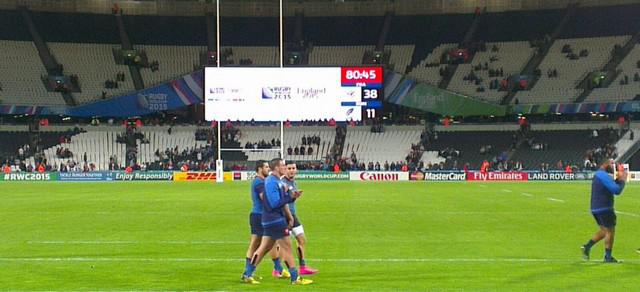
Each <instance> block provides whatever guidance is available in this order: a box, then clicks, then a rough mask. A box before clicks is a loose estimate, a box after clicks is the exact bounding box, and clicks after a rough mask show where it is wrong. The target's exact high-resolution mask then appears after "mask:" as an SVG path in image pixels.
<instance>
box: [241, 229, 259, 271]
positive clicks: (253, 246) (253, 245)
mask: <svg viewBox="0 0 640 292" xmlns="http://www.w3.org/2000/svg"><path fill="white" fill-rule="evenodd" d="M261 241H262V236H258V235H255V234H251V241H250V242H249V248H248V249H247V254H246V258H245V265H244V268H245V269H247V268H248V267H249V265H251V257H253V254H254V253H255V252H256V250H257V249H258V247H260V242H261Z"/></svg>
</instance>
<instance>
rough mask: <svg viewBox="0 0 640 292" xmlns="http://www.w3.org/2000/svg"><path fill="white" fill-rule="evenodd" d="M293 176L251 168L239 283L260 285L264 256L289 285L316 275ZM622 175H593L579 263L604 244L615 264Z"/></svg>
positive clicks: (607, 168)
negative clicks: (592, 228) (593, 228)
mask: <svg viewBox="0 0 640 292" xmlns="http://www.w3.org/2000/svg"><path fill="white" fill-rule="evenodd" d="M616 170H618V171H617V172H618V173H617V174H615V173H616ZM296 173H297V168H296V164H295V163H289V164H286V163H285V161H284V160H282V159H279V158H276V159H273V160H271V162H270V163H267V162H266V161H263V160H260V161H258V162H257V164H256V177H255V178H254V180H253V182H252V184H251V199H252V202H253V207H252V210H251V213H250V215H249V222H250V226H251V242H250V244H249V248H248V250H247V254H246V264H245V271H244V273H243V274H242V278H241V279H242V281H243V282H245V283H248V284H259V283H260V282H259V281H258V280H256V278H257V277H255V276H254V271H255V270H256V267H257V266H258V264H260V262H261V261H262V259H263V258H264V257H265V255H266V254H267V253H270V254H271V258H272V260H273V266H274V268H273V272H272V276H274V277H276V278H284V279H286V278H290V279H291V284H294V285H308V284H311V283H313V281H312V280H309V279H303V278H302V277H301V275H312V274H315V273H317V272H318V271H317V270H315V269H312V268H310V267H307V266H306V264H305V260H304V255H305V248H304V247H305V242H306V238H305V235H304V229H303V227H302V224H301V223H300V220H299V219H298V217H297V216H296V208H295V202H296V200H297V199H298V198H300V196H301V195H302V191H301V190H299V189H298V187H297V185H296V182H295V176H296ZM627 175H628V174H627V172H626V171H624V169H616V165H615V163H614V162H613V160H607V161H605V162H604V163H603V164H602V165H601V167H600V169H599V170H598V171H596V173H595V174H594V178H593V181H592V186H591V213H592V214H593V217H594V219H595V221H596V223H597V224H598V226H599V228H600V229H599V230H598V231H597V232H596V233H595V234H594V235H593V237H592V238H591V239H590V240H589V241H588V242H587V243H586V244H585V245H583V246H582V254H583V257H584V259H585V260H588V259H589V256H590V251H591V248H592V247H593V246H594V245H595V244H596V243H598V242H599V241H601V240H603V239H604V241H605V256H604V262H607V263H616V262H618V261H617V260H616V259H615V258H614V257H613V255H612V251H613V242H614V236H615V226H616V221H617V220H616V214H615V211H614V196H615V195H620V194H621V193H622V190H623V189H624V186H625V181H626V179H627ZM290 234H291V235H293V236H295V238H296V242H297V253H298V260H299V263H300V270H297V269H296V267H295V259H294V257H293V248H292V243H291V240H290V239H289V235H290ZM638 251H639V252H640V250H638ZM281 260H282V261H284V263H285V265H286V266H287V268H286V269H285V268H284V267H283V266H282V264H281Z"/></svg>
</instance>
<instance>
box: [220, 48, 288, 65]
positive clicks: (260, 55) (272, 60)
mask: <svg viewBox="0 0 640 292" xmlns="http://www.w3.org/2000/svg"><path fill="white" fill-rule="evenodd" d="M220 50H221V51H224V50H225V48H221V49H220ZM231 52H232V57H233V64H236V65H240V64H242V62H241V61H242V60H251V63H250V64H246V65H253V66H277V65H279V64H280V59H279V58H278V56H279V55H280V51H279V49H278V47H275V46H234V47H231Z"/></svg>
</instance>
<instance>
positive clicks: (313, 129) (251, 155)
mask: <svg viewBox="0 0 640 292" xmlns="http://www.w3.org/2000/svg"><path fill="white" fill-rule="evenodd" d="M240 133H241V134H240V137H239V142H240V145H241V146H242V147H243V148H245V149H253V147H249V148H247V147H246V146H248V144H247V143H249V144H251V145H249V146H253V145H256V148H260V147H259V145H258V144H260V143H261V142H262V141H264V142H265V143H266V144H268V145H269V146H267V147H263V149H264V148H267V149H279V148H280V147H279V146H278V143H277V141H279V140H280V128H279V127H273V126H254V127H250V126H244V127H240ZM312 136H316V137H318V138H319V140H320V141H319V143H310V142H305V143H303V139H302V138H303V137H305V140H304V141H306V140H307V139H306V137H312ZM334 138H335V130H334V128H332V127H326V126H304V127H292V128H287V129H286V130H285V133H284V143H283V145H284V152H285V156H284V158H285V159H286V160H293V161H318V160H323V159H324V157H326V156H327V154H328V153H329V150H330V149H331V147H332V145H333V143H334ZM272 140H273V141H274V142H275V143H272ZM272 144H275V145H272ZM300 147H304V148H305V154H304V155H302V154H297V155H296V154H295V153H296V152H295V151H294V149H295V148H300ZM289 148H291V149H289ZM309 148H311V149H313V151H312V153H311V154H309V151H308V149H309ZM289 150H291V153H292V154H289ZM298 153H300V152H298ZM245 154H246V155H247V156H248V160H249V161H257V160H260V159H263V160H270V159H272V158H273V157H275V156H276V155H277V152H269V151H267V152H261V151H245Z"/></svg>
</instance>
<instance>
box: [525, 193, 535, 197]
mask: <svg viewBox="0 0 640 292" xmlns="http://www.w3.org/2000/svg"><path fill="white" fill-rule="evenodd" d="M522 195H523V196H525V197H533V195H532V194H529V193H522Z"/></svg>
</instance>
